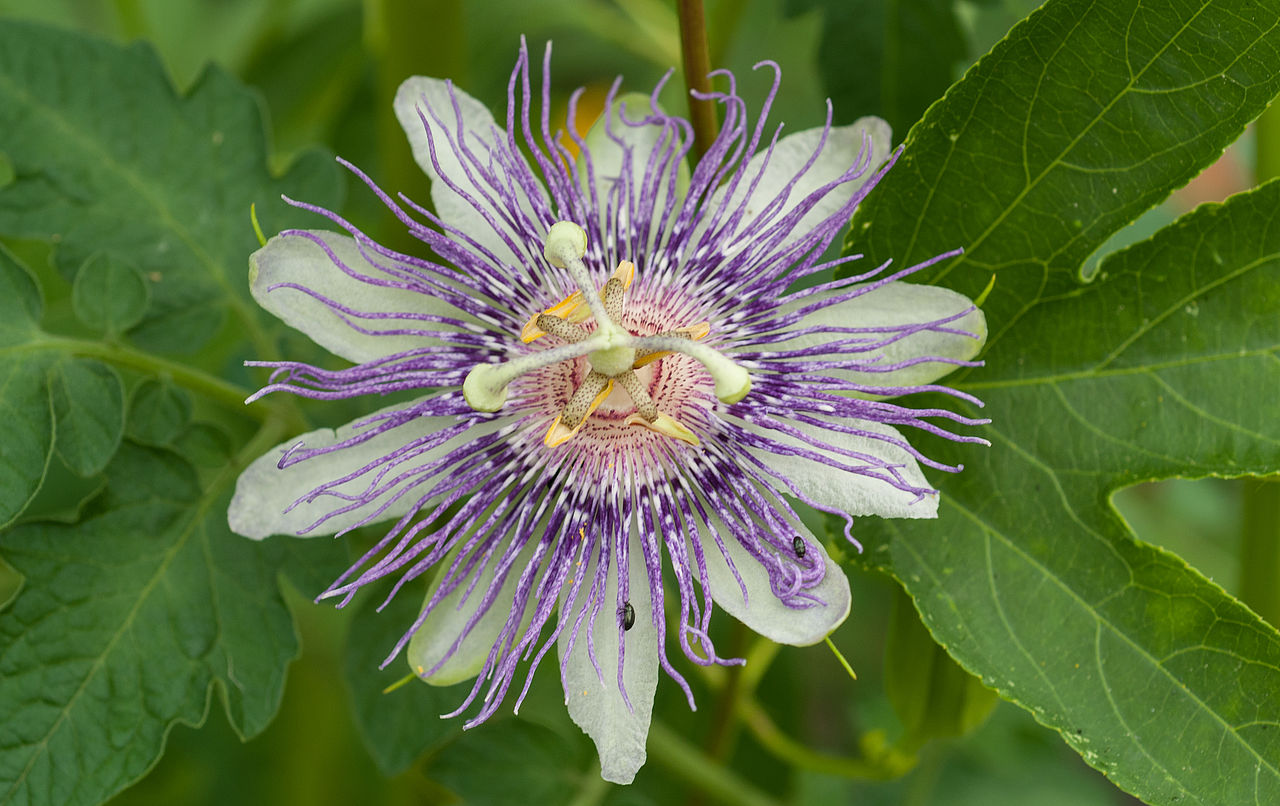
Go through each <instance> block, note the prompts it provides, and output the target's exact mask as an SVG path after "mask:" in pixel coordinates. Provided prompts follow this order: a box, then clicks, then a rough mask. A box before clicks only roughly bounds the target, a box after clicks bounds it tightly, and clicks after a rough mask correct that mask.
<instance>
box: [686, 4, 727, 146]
mask: <svg viewBox="0 0 1280 806" xmlns="http://www.w3.org/2000/svg"><path fill="white" fill-rule="evenodd" d="M676 5H677V10H678V12H679V15H680V52H681V53H682V54H683V56H684V59H683V61H684V80H685V84H686V85H687V86H688V87H689V89H690V90H697V91H698V92H699V93H703V94H705V93H709V92H711V79H710V78H709V77H708V76H707V73H710V72H711V53H710V51H709V50H708V49H707V20H706V15H705V14H704V13H703V10H702V0H678V2H677V4H676ZM689 121H690V122H691V123H692V124H693V161H694V165H697V163H698V160H701V159H702V155H703V154H705V153H707V150H708V149H710V148H711V144H712V143H713V142H715V139H716V134H717V132H718V130H719V123H718V122H717V120H716V105H715V103H714V102H713V101H711V100H708V99H705V98H697V97H695V96H694V95H693V93H692V92H690V94H689Z"/></svg>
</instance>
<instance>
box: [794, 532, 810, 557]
mask: <svg viewBox="0 0 1280 806" xmlns="http://www.w3.org/2000/svg"><path fill="white" fill-rule="evenodd" d="M791 550H792V551H794V552H795V553H796V556H797V557H804V553H805V552H806V551H807V550H808V549H807V547H806V546H805V544H804V540H802V539H801V538H800V535H796V536H795V537H793V538H791Z"/></svg>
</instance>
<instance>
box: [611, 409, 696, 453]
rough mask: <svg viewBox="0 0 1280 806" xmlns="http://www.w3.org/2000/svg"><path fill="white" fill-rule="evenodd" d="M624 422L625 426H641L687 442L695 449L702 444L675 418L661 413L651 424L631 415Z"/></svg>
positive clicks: (636, 415)
mask: <svg viewBox="0 0 1280 806" xmlns="http://www.w3.org/2000/svg"><path fill="white" fill-rule="evenodd" d="M624 422H626V424H627V425H639V426H643V427H645V428H647V429H649V430H650V431H656V432H657V433H659V434H662V435H664V436H668V437H671V438H672V439H678V440H680V441H681V442H687V443H689V444H690V445H693V446H695V447H696V446H698V445H700V444H702V443H701V441H700V440H699V439H698V436H697V434H694V433H693V432H692V431H690V430H689V429H687V428H685V427H684V426H683V425H681V424H680V423H679V422H678V421H677V420H676V419H675V418H673V417H668V416H667V415H665V414H663V413H662V412H658V417H657V419H656V420H654V421H653V422H649V421H648V420H646V419H645V418H643V417H641V416H640V415H639V414H632V415H631V416H630V417H628V418H627V419H626V420H625V421H624Z"/></svg>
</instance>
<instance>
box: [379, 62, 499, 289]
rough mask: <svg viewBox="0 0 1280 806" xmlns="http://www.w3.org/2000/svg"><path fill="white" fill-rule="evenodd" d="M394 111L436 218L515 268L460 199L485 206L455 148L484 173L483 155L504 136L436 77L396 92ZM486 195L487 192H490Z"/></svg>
mask: <svg viewBox="0 0 1280 806" xmlns="http://www.w3.org/2000/svg"><path fill="white" fill-rule="evenodd" d="M455 101H456V103H457V106H458V109H457V111H455V110H454V103H455ZM395 112H396V119H397V120H399V121H400V126H401V127H402V128H404V132H405V134H406V135H407V136H408V138H409V145H410V147H411V148H412V149H413V157H414V159H415V160H416V161H417V163H418V166H419V167H420V168H422V170H423V171H424V172H425V173H426V174H427V176H429V177H430V178H431V203H432V205H433V206H434V207H435V210H436V214H437V215H439V216H440V219H441V220H442V221H444V222H445V223H446V224H448V225H449V226H452V227H454V228H456V229H458V230H460V231H461V232H464V233H466V234H467V236H469V237H470V238H472V239H473V240H475V241H476V242H477V243H479V244H480V245H481V246H483V247H485V248H486V249H488V250H489V251H490V252H492V253H493V254H494V256H496V257H497V258H498V260H499V261H500V262H502V263H505V264H508V265H518V264H517V263H516V261H517V258H516V255H515V253H513V252H512V251H511V249H510V248H509V247H508V246H507V244H506V243H505V242H504V241H503V240H502V238H501V237H499V235H498V233H497V232H496V231H494V229H493V227H492V226H491V225H490V224H489V223H488V222H487V221H485V219H484V216H483V215H481V214H480V212H479V211H478V210H477V209H476V207H475V205H474V204H472V202H471V201H468V200H467V198H466V196H470V197H471V199H472V200H473V201H475V202H476V203H479V204H480V205H482V206H485V205H486V204H487V202H486V201H485V197H484V193H482V192H481V189H480V188H479V187H478V186H477V184H476V182H477V180H478V179H479V176H478V174H477V173H476V166H475V164H474V162H466V163H464V160H463V158H462V157H461V156H460V155H459V152H458V149H466V150H467V151H470V152H471V154H472V156H473V158H474V159H475V160H478V161H479V164H480V165H481V166H484V169H485V170H489V169H491V168H492V169H496V166H495V165H491V163H490V160H489V152H490V149H491V148H493V146H494V145H495V144H498V145H501V144H502V143H503V141H504V139H505V137H506V135H505V133H504V131H503V129H502V128H500V127H498V126H497V125H496V123H495V122H494V119H493V115H492V114H491V113H490V112H489V110H488V109H487V108H485V105H484V104H482V103H480V102H479V101H477V100H476V99H475V98H472V97H471V96H470V95H468V94H467V93H465V92H463V91H462V90H460V89H458V88H457V87H454V86H452V85H451V84H449V83H447V82H445V81H441V80H440V79H438V78H426V77H423V76H414V77H413V78H409V79H406V80H405V81H404V83H402V84H401V85H400V89H399V90H397V91H396V98H395ZM459 115H460V116H461V120H460V121H459ZM437 118H438V119H439V120H437ZM424 120H425V121H426V122H425V124H424V123H423V121H424ZM459 128H461V134H459ZM428 130H429V131H430V133H431V135H430V137H428V135H427V132H428ZM459 137H461V140H459ZM433 146H434V153H435V159H434V161H433V159H432V150H433ZM517 158H519V157H518V155H517ZM468 174H470V175H468ZM486 190H488V191H489V192H490V193H492V189H491V188H486Z"/></svg>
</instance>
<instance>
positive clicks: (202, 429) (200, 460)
mask: <svg viewBox="0 0 1280 806" xmlns="http://www.w3.org/2000/svg"><path fill="white" fill-rule="evenodd" d="M174 450H176V451H177V452H178V453H180V454H182V455H183V457H185V458H186V460H187V461H188V462H191V463H192V464H193V465H195V466H196V467H222V466H223V465H225V464H227V463H228V462H230V461H231V459H232V447H231V437H229V436H227V433H226V432H225V431H223V430H222V429H220V428H218V427H217V426H213V425H210V424H209V423H191V424H190V425H188V426H187V427H186V428H185V429H184V430H183V431H182V433H181V434H179V435H178V437H177V439H176V440H175V441H174Z"/></svg>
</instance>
